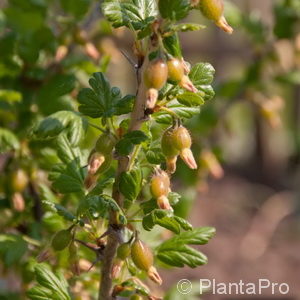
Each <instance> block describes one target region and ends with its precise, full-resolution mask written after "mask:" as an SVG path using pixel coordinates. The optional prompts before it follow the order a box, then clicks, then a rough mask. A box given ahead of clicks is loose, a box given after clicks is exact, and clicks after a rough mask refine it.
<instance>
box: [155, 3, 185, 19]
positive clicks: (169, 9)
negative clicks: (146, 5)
mask: <svg viewBox="0 0 300 300" xmlns="http://www.w3.org/2000/svg"><path fill="white" fill-rule="evenodd" d="M158 7H159V12H160V14H161V16H162V17H163V18H164V19H170V20H172V21H178V20H181V19H183V18H184V17H186V16H187V14H188V12H189V10H190V1H189V0H160V1H159V2H158Z"/></svg>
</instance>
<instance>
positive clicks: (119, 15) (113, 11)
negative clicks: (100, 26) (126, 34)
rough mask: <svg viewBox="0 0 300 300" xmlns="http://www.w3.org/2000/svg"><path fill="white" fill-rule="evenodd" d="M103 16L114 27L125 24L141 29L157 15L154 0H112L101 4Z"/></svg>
mask: <svg viewBox="0 0 300 300" xmlns="http://www.w3.org/2000/svg"><path fill="white" fill-rule="evenodd" d="M102 11H103V14H104V15H105V17H106V18H107V19H108V20H109V21H110V22H111V23H112V25H113V26H114V27H121V26H127V27H129V28H131V27H133V28H134V29H135V30H141V29H144V28H146V27H147V26H148V24H150V23H152V22H153V20H154V18H155V17H156V16H157V6H156V1H155V0H125V1H119V0H113V1H105V2H104V3H103V4H102Z"/></svg>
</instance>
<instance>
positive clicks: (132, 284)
mask: <svg viewBox="0 0 300 300" xmlns="http://www.w3.org/2000/svg"><path fill="white" fill-rule="evenodd" d="M121 286H122V287H125V291H124V292H125V293H126V292H127V291H131V292H132V293H136V292H138V293H139V294H141V295H144V296H149V294H150V290H149V289H148V288H147V287H146V286H144V285H141V284H139V283H138V282H137V281H135V280H132V279H128V280H125V281H123V282H122V283H121ZM120 296H124V297H126V295H123V294H122V293H121V294H120ZM127 296H128V295H127Z"/></svg>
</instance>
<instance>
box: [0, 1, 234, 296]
mask: <svg viewBox="0 0 300 300" xmlns="http://www.w3.org/2000/svg"><path fill="white" fill-rule="evenodd" d="M19 2H20V1H15V3H14V1H12V4H11V6H9V7H8V8H7V10H6V16H7V19H8V23H9V24H10V26H11V27H12V28H14V29H15V33H13V34H11V35H9V34H8V35H7V36H6V37H5V38H6V40H5V41H6V43H5V45H6V46H7V47H9V45H11V46H12V47H16V48H17V51H18V52H17V55H18V58H16V56H14V57H13V56H11V57H10V56H9V55H7V57H6V61H5V64H3V65H2V72H7V76H8V77H9V76H12V75H13V76H19V77H20V78H21V79H22V81H21V82H22V84H21V85H20V86H17V87H15V88H16V90H20V91H22V93H23V95H24V98H25V99H24V101H25V102H26V101H27V103H28V105H27V106H24V109H23V110H19V112H18V113H19V116H18V122H19V123H18V125H17V126H18V130H19V131H20V135H19V138H17V137H16V136H15V135H14V133H13V132H12V131H10V130H8V129H5V128H3V129H2V128H1V129H0V130H1V132H0V136H1V152H3V153H7V152H8V153H9V151H11V152H10V154H9V155H8V156H7V159H6V161H5V168H6V171H7V172H8V173H9V174H11V175H10V177H9V178H8V181H7V182H8V185H7V189H8V194H9V195H10V200H11V206H12V207H13V209H14V210H15V211H16V212H18V213H19V214H20V215H21V214H22V213H23V212H24V210H26V201H27V200H26V198H27V197H30V198H31V199H33V200H34V203H33V204H31V208H32V209H33V211H34V216H35V220H36V223H35V225H34V226H32V227H31V228H30V229H28V228H23V229H22V228H20V230H21V231H22V230H24V231H25V232H27V233H28V231H31V232H34V231H36V232H38V231H39V230H40V229H39V222H41V220H42V218H43V214H42V209H41V201H40V200H42V204H43V207H45V209H46V211H48V212H49V213H50V215H51V214H52V215H53V214H54V213H56V214H58V215H59V216H60V217H61V218H62V219H64V222H63V223H59V224H64V226H63V227H61V226H56V228H57V230H56V232H54V233H53V236H52V237H51V240H49V241H44V242H41V243H40V242H38V241H37V240H35V239H32V238H30V237H29V236H26V237H23V238H19V237H17V236H15V235H13V234H12V235H6V236H2V242H3V241H4V242H5V247H6V248H5V249H6V251H7V252H6V254H5V261H6V263H7V264H8V265H9V263H10V261H14V260H15V258H16V257H18V255H19V256H22V255H23V252H22V251H23V250H22V249H24V248H27V243H28V244H29V245H30V247H31V248H32V249H38V250H39V251H38V252H39V254H38V255H37V258H36V259H37V261H38V263H37V264H36V263H35V262H31V263H30V264H29V265H28V266H27V267H28V269H30V268H31V270H32V269H34V272H35V279H36V284H35V285H34V286H31V287H30V288H29V289H28V291H27V293H26V294H27V297H29V298H30V299H60V300H64V299H65V300H67V299H72V298H73V297H77V296H76V288H73V289H70V288H69V285H70V284H71V286H72V287H74V286H76V284H77V282H78V281H79V282H80V281H82V285H83V286H85V284H84V282H86V281H87V279H86V278H85V275H86V274H89V276H90V278H92V279H93V280H91V281H94V282H96V283H98V286H99V290H98V291H96V289H95V288H93V283H92V284H91V285H90V286H92V288H89V289H88V291H89V293H91V295H92V296H94V297H95V298H96V297H98V299H103V300H104V299H105V300H108V299H115V298H118V297H123V298H130V299H158V298H159V297H158V296H157V295H155V293H153V292H152V291H151V289H150V288H149V287H148V286H147V282H148V279H150V280H152V281H153V282H154V283H156V284H158V285H161V284H162V282H163V278H161V276H160V274H159V272H158V270H157V266H169V267H178V268H182V267H184V266H189V267H191V268H196V267H198V266H201V265H203V264H206V263H207V257H206V256H205V255H204V254H203V253H202V252H200V251H198V249H195V247H193V246H194V245H203V244H206V243H207V242H208V241H209V240H210V239H211V238H212V237H213V235H214V234H215V230H214V228H211V227H200V228H194V227H193V226H192V224H190V223H189V222H188V221H187V220H185V219H184V218H182V217H180V216H177V215H176V214H175V213H174V209H173V207H176V204H177V203H178V202H180V201H181V200H180V195H179V194H178V193H176V188H173V186H172V184H171V182H172V175H173V174H174V173H175V172H176V164H177V160H178V159H181V160H182V161H183V162H184V163H185V164H186V165H187V166H188V167H189V168H190V169H197V164H198V162H197V158H195V157H194V155H193V151H192V137H191V134H190V132H189V130H188V128H186V127H185V125H184V124H185V121H186V120H187V119H189V118H191V117H192V116H194V115H196V114H198V113H199V111H200V107H201V106H202V105H204V104H205V102H206V101H209V100H211V99H212V98H213V96H214V91H213V88H212V86H211V84H212V81H213V76H214V68H213V67H212V66H211V65H210V64H209V63H206V62H199V63H197V64H195V65H193V66H191V65H190V64H189V63H188V62H187V61H186V60H185V59H184V57H183V53H182V50H181V45H180V39H179V35H178V33H179V32H185V31H195V30H202V29H203V28H204V26H202V25H200V24H190V23H182V22H181V20H182V19H184V18H185V17H186V16H187V15H188V13H189V12H190V11H191V10H196V11H198V12H199V13H200V12H202V14H203V15H204V16H205V17H207V18H208V19H210V20H212V21H213V22H214V23H215V24H216V25H217V26H218V27H220V28H221V29H222V30H224V31H225V32H227V33H232V28H231V27H230V25H229V24H228V23H227V21H226V19H225V18H224V16H223V1H221V0H200V1H188V0H160V1H155V0H126V1H117V0H113V1H103V2H102V3H101V10H102V13H103V15H104V17H105V18H106V20H107V21H108V22H109V23H110V25H111V26H112V27H114V28H119V27H127V29H128V30H129V31H130V32H131V34H132V36H133V39H134V42H133V45H132V49H133V51H132V54H131V55H130V56H131V57H133V56H134V58H133V59H131V58H128V57H127V55H126V57H127V58H128V60H129V63H131V65H132V69H133V71H134V72H135V74H136V94H135V95H122V93H121V90H120V89H119V88H118V87H113V86H112V85H111V83H110V81H109V79H108V77H107V75H105V70H106V65H107V61H106V60H105V57H104V58H102V60H101V72H99V71H97V72H95V73H94V74H93V75H92V77H91V78H90V80H89V87H86V88H83V89H81V90H80V91H79V93H78V94H76V95H74V94H72V95H71V96H72V97H76V99H77V100H78V103H79V106H78V110H77V108H76V107H74V106H73V107H72V105H68V104H69V103H70V102H68V99H62V98H61V97H62V96H66V95H68V94H70V93H71V92H72V91H73V89H74V85H75V84H76V80H80V78H74V76H72V75H70V74H67V73H66V72H62V73H61V74H59V76H53V77H51V76H52V75H53V74H52V72H56V71H57V69H59V68H61V65H60V63H61V62H64V64H65V65H64V67H65V68H66V69H68V67H69V68H71V67H70V66H72V61H64V59H65V57H66V56H67V54H68V52H69V51H71V50H72V47H69V45H70V44H71V42H70V40H75V41H76V42H77V44H78V45H79V46H80V47H82V48H83V51H84V53H85V54H86V55H87V56H89V57H90V58H92V59H94V60H98V59H99V53H98V51H97V49H96V47H95V46H94V45H93V43H91V42H90V41H89V39H88V37H87V34H86V33H85V32H83V31H81V30H80V29H78V27H77V26H76V18H80V17H82V15H81V9H82V10H83V11H84V9H86V7H85V5H84V3H85V2H84V1H81V2H80V3H81V4H80V5H81V6H80V7H81V8H80V7H79V8H78V7H76V6H72V3H71V2H72V1H67V2H65V4H64V1H62V3H61V5H62V7H63V9H64V10H65V11H66V12H69V13H70V14H71V15H73V17H72V18H73V19H72V18H71V21H70V20H68V19H64V20H62V21H61V24H60V25H61V28H63V30H62V33H61V35H60V38H59V39H58V44H59V45H57V43H56V42H57V41H56V42H55V41H54V39H53V33H51V32H50V31H49V28H48V27H46V25H45V24H44V25H43V16H45V14H46V7H45V6H43V5H42V4H31V2H30V3H29V4H26V3H23V4H21V6H22V9H24V10H25V11H26V9H27V10H29V11H30V13H29V15H26V16H22V13H21V12H22V11H21V10H20V7H18V5H19V4H20V3H19ZM12 15H14V17H16V15H17V16H19V17H20V19H19V20H14V19H13V18H10V16H12ZM36 16H39V17H36ZM27 17H31V18H33V19H34V18H36V19H34V20H35V21H36V22H29V23H27V22H28V21H30V20H29V19H26V18H27ZM22 21H24V24H23V23H22ZM26 24H27V27H26V26H25V25H26ZM35 26H37V28H38V29H37V28H36V27H35ZM70 32H72V34H71V35H70ZM9 43H10V44H9ZM18 47H20V48H18ZM40 49H44V53H43V55H47V53H52V54H53V52H55V56H54V62H50V63H49V65H47V68H46V70H45V66H43V67H44V69H42V67H41V66H39V64H38V63H39V51H40ZM85 69H89V70H90V69H93V66H90V65H88V64H85ZM6 84H7V86H8V87H11V86H13V80H12V81H9V80H8V81H6ZM36 91H37V92H36ZM1 93H2V95H1V94H0V96H1V97H3V98H6V99H8V98H9V99H10V103H8V104H7V105H12V104H13V103H14V102H18V101H19V100H20V99H19V98H20V93H18V92H13V91H11V90H9V89H7V90H2V92H1ZM66 97H67V96H66ZM36 99H37V101H36ZM40 99H41V100H40ZM39 101H42V103H39ZM52 101H53V102H55V101H57V102H58V103H57V106H56V109H55V112H53V111H51V110H52V108H51V104H53V103H51V102H52ZM59 101H62V102H61V103H60V102H59ZM36 112H39V114H36V117H33V115H34V114H35V113H36ZM9 118H10V115H6V116H5V119H3V121H2V122H3V123H6V122H7V123H9V122H10V121H14V120H10V119H9ZM29 119H30V120H31V121H32V122H33V123H34V125H33V126H32V124H28V123H27V121H28V120H29ZM22 128H23V129H24V131H22ZM29 128H30V129H29ZM91 130H93V131H94V130H96V131H97V132H98V137H97V139H96V140H95V141H94V142H93V144H94V146H93V148H92V149H86V147H85V145H84V141H85V138H86V136H87V135H88V134H89V132H90V131H91ZM28 132H29V135H30V138H29V140H27V139H25V137H27V136H28ZM41 157H42V158H41ZM49 166H51V170H50V167H49ZM39 169H43V171H44V172H40V171H39ZM46 173H48V178H47V179H46V178H44V179H43V178H40V176H42V177H43V176H44V175H45V174H46ZM39 180H40V181H41V183H40V184H39V186H37V185H36V184H35V183H36V182H39ZM48 182H50V183H51V188H49V185H48V184H47V183H48ZM50 222H51V221H50ZM65 224H67V225H65ZM162 228H164V229H167V230H168V231H170V232H171V233H173V235H172V236H171V237H170V235H169V238H167V239H164V240H159V241H158V243H156V245H155V243H152V244H153V245H154V246H153V245H151V246H150V245H149V244H148V243H147V241H146V240H147V233H148V234H151V232H152V233H153V232H157V231H161V230H162ZM149 232H150V233H149ZM37 235H38V234H37ZM32 236H34V234H32ZM4 239H5V240H4ZM14 248H15V249H14ZM18 251H19V252H18ZM15 252H18V253H19V254H18V253H17V254H16V253H15ZM62 252H68V256H67V257H68V259H67V261H64V262H62V260H63V259H64V258H63V256H61V253H62ZM15 254H16V255H15ZM83 254H86V256H85V257H84V256H83ZM82 258H85V263H88V262H90V264H89V265H88V266H82V264H80V261H82ZM58 262H60V263H62V264H65V266H66V269H67V270H68V272H69V271H70V272H72V274H73V275H70V274H69V273H68V272H67V273H66V274H64V275H65V276H63V275H62V274H61V273H59V272H53V271H52V270H51V268H50V267H49V265H51V266H52V267H53V269H55V265H56V264H57V263H58ZM98 267H99V268H100V270H101V271H100V275H98V273H99V271H98ZM25 269H26V268H25ZM90 274H91V275H90ZM66 278H67V279H68V281H67V280H66ZM95 278H96V279H95ZM29 281H30V280H29ZM143 281H144V282H143ZM77 288H78V287H77ZM79 289H80V291H81V292H80V293H81V294H80V293H79V294H80V295H82V294H83V293H84V288H82V286H81V288H79ZM73 293H74V294H73ZM74 295H75V296H74ZM80 295H79V298H78V299H81V296H80ZM96 295H98V296H96Z"/></svg>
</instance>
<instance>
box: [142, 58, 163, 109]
mask: <svg viewBox="0 0 300 300" xmlns="http://www.w3.org/2000/svg"><path fill="white" fill-rule="evenodd" d="M167 78H168V67H167V64H166V63H165V61H164V60H163V59H162V58H156V59H154V60H152V61H150V62H149V64H148V65H147V66H146V69H145V71H144V84H145V86H146V88H147V92H146V98H147V103H146V106H147V108H150V109H152V108H154V106H155V104H156V101H157V98H158V91H159V90H160V89H161V88H162V87H163V86H164V85H165V83H166V82H167Z"/></svg>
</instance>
